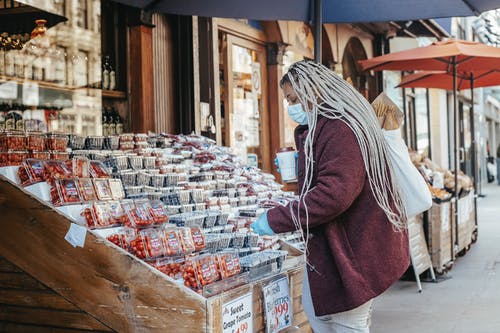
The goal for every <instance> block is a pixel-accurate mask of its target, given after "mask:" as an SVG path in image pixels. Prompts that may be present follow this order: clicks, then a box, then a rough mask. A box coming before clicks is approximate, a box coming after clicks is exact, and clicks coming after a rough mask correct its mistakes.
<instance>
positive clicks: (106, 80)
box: [102, 56, 111, 90]
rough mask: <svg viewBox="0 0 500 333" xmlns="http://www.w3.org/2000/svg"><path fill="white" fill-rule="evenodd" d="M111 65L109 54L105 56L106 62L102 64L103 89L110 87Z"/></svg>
mask: <svg viewBox="0 0 500 333" xmlns="http://www.w3.org/2000/svg"><path fill="white" fill-rule="evenodd" d="M110 69H111V65H110V64H109V56H106V57H104V63H103V65H102V89H104V90H108V89H109V72H110Z"/></svg>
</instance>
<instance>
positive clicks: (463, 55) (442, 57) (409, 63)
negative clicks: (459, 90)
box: [361, 39, 500, 72]
mask: <svg viewBox="0 0 500 333" xmlns="http://www.w3.org/2000/svg"><path fill="white" fill-rule="evenodd" d="M454 63H455V64H456V70H457V71H458V72H472V71H487V70H493V69H498V70H500V48H498V47H493V46H488V45H486V44H483V43H477V42H470V41H465V40H456V39H450V40H446V41H440V42H434V43H432V44H431V45H429V46H425V47H418V48H414V49H410V50H405V51H401V52H395V53H389V54H386V55H383V56H380V57H375V58H372V59H369V60H363V61H361V66H362V67H363V69H364V70H376V71H380V70H397V71H405V70H430V71H445V72H451V71H452V67H453V64H454Z"/></svg>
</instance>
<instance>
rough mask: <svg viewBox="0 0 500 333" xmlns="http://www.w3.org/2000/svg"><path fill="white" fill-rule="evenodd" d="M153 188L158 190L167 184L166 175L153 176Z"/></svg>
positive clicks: (151, 177)
mask: <svg viewBox="0 0 500 333" xmlns="http://www.w3.org/2000/svg"><path fill="white" fill-rule="evenodd" d="M150 179H151V186H153V187H156V188H161V187H163V185H164V184H165V175H162V174H157V175H151V176H150Z"/></svg>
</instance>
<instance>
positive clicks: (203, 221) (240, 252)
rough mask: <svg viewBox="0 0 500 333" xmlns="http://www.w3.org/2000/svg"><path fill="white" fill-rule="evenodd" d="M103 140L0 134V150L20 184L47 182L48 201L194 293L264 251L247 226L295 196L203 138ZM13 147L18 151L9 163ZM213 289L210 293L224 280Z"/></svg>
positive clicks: (230, 274) (142, 136) (232, 273)
mask: <svg viewBox="0 0 500 333" xmlns="http://www.w3.org/2000/svg"><path fill="white" fill-rule="evenodd" d="M106 140H107V138H104V137H90V138H80V140H76V138H75V137H74V136H73V137H71V140H70V141H69V147H67V146H68V136H67V135H61V134H48V135H47V134H41V133H11V134H9V135H7V134H2V135H0V147H2V148H4V147H7V148H9V149H8V150H6V151H3V152H2V153H4V155H5V156H7V157H5V158H4V159H5V161H7V162H5V163H10V162H9V161H10V160H13V161H15V163H17V164H18V165H20V167H19V169H18V171H17V172H18V175H19V178H20V179H21V185H23V186H27V185H31V184H35V183H38V182H47V183H48V185H49V190H50V198H51V200H52V204H53V205H54V206H62V205H74V206H73V207H74V209H77V210H78V211H79V212H80V215H81V216H82V217H83V221H84V223H85V225H86V227H87V228H89V229H91V230H93V232H94V233H96V234H97V235H100V236H101V237H103V238H104V239H107V240H108V241H109V242H110V243H112V244H114V245H116V246H118V247H120V248H121V249H123V250H125V251H128V252H129V253H131V254H132V255H134V256H135V257H136V258H138V259H140V260H144V261H146V262H147V263H148V264H150V265H151V266H152V267H154V268H156V269H158V270H159V271H161V272H163V273H164V274H166V275H168V276H169V277H171V278H173V279H179V280H181V279H182V281H183V283H184V284H185V285H186V286H188V287H190V288H192V289H193V290H195V291H197V292H200V293H204V292H205V289H206V288H205V287H206V286H208V285H210V284H213V283H216V282H217V281H220V280H222V281H221V282H220V283H219V282H217V283H218V284H217V286H219V285H221V286H222V284H223V283H228V284H229V285H230V284H231V283H233V282H231V281H233V279H230V278H232V277H234V276H236V275H238V274H240V272H241V271H242V265H241V263H240V260H243V259H244V258H245V257H246V256H248V255H252V254H255V253H258V252H260V251H261V250H262V249H263V248H262V247H261V246H260V245H261V244H262V242H260V239H261V238H260V237H259V236H258V235H256V234H253V233H252V232H251V231H250V229H249V226H250V224H251V223H252V222H253V221H255V220H256V219H257V218H258V216H259V215H260V214H262V213H263V212H265V209H267V208H269V207H272V206H273V205H277V204H286V202H288V201H289V200H291V199H294V196H293V195H291V194H287V193H284V192H282V191H281V185H280V184H278V183H276V182H275V181H274V177H273V176H271V175H268V174H265V173H262V172H261V171H260V170H258V169H256V168H250V167H247V166H245V165H244V164H243V163H242V162H241V161H240V160H238V158H237V157H236V156H235V155H233V154H232V153H231V151H230V150H229V149H228V148H226V147H220V146H216V145H215V144H214V142H213V141H211V140H209V139H206V138H203V137H199V136H195V135H188V136H185V135H160V136H148V135H146V134H135V135H131V134H123V135H121V136H119V137H115V138H114V143H113V142H111V141H110V140H107V141H109V142H108V143H106V142H107V141H106ZM12 147H14V148H16V149H22V150H15V151H14V150H12ZM111 148H115V149H116V148H119V149H120V150H114V151H112V150H109V149H111ZM72 149H74V150H72ZM82 149H85V150H82ZM13 152H18V153H19V155H20V156H19V157H16V159H14V158H13V157H11V158H10V160H9V154H12V153H13ZM30 155H32V156H40V157H43V158H41V159H33V158H28V157H29V156H30ZM59 159H60V160H59ZM0 161H2V157H0ZM68 209H73V208H71V207H69V208H68ZM80 223H81V222H80ZM272 246H273V248H274V247H275V246H277V243H276V242H275V243H273V245H272ZM245 260H246V259H245ZM261 264H262V265H264V263H261ZM271 271H272V270H271V269H268V270H266V272H267V273H268V272H271ZM241 278H242V279H243V280H244V279H246V275H245V274H243V275H241ZM225 279H227V281H228V282H224V281H225ZM243 280H242V281H243ZM242 281H238V283H240V284H241V283H242ZM243 283H244V282H243ZM217 286H215V285H214V288H212V289H210V290H212V291H211V292H213V291H214V290H223V289H224V288H226V287H227V286H225V285H224V288H222V287H217ZM210 288H211V287H210ZM220 288H222V289H220Z"/></svg>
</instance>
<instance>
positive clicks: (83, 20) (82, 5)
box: [76, 0, 88, 29]
mask: <svg viewBox="0 0 500 333" xmlns="http://www.w3.org/2000/svg"><path fill="white" fill-rule="evenodd" d="M76 4H77V5H76V25H77V26H78V27H80V28H83V29H87V28H88V15H87V14H88V13H87V0H80V1H77V2H76Z"/></svg>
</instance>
